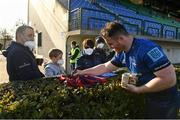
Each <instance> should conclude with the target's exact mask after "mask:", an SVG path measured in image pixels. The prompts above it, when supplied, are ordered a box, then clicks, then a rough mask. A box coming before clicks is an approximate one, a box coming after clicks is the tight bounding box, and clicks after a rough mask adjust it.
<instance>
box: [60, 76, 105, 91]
mask: <svg viewBox="0 0 180 120" xmlns="http://www.w3.org/2000/svg"><path fill="white" fill-rule="evenodd" d="M58 79H59V80H60V81H66V83H67V85H68V86H71V87H87V88H89V87H93V86H94V85H96V84H104V83H106V82H107V79H106V78H101V77H97V76H89V75H81V76H63V75H61V76H60V77H59V78H58Z"/></svg>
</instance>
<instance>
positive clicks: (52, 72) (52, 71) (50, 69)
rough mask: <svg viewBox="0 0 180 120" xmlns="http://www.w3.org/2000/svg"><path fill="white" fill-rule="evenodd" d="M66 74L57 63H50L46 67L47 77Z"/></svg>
mask: <svg viewBox="0 0 180 120" xmlns="http://www.w3.org/2000/svg"><path fill="white" fill-rule="evenodd" d="M61 74H65V71H64V68H63V66H61V65H58V64H56V63H52V62H49V63H47V64H46V65H45V76H46V77H53V76H56V75H61Z"/></svg>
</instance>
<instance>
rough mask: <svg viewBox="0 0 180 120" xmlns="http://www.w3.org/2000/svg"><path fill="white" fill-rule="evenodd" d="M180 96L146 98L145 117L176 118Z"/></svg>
mask: <svg viewBox="0 0 180 120" xmlns="http://www.w3.org/2000/svg"><path fill="white" fill-rule="evenodd" d="M178 102H179V100H178V97H177V98H175V99H164V100H153V99H146V115H145V118H151V119H176V118H177V114H178V110H179V104H178Z"/></svg>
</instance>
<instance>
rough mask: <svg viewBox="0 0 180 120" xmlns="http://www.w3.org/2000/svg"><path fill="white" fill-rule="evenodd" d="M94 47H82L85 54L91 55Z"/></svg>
mask: <svg viewBox="0 0 180 120" xmlns="http://www.w3.org/2000/svg"><path fill="white" fill-rule="evenodd" d="M93 51H94V49H92V48H87V49H84V52H85V54H86V55H91V54H92V53H93Z"/></svg>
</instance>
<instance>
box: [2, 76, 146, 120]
mask: <svg viewBox="0 0 180 120" xmlns="http://www.w3.org/2000/svg"><path fill="white" fill-rule="evenodd" d="M117 79H118V77H117V78H113V79H109V82H108V83H107V84H105V85H97V86H95V87H94V88H90V89H84V88H78V89H73V88H71V87H67V86H65V85H63V84H62V83H60V82H59V81H58V80H56V79H44V80H32V81H26V82H25V81H19V82H11V83H7V84H3V85H1V86H0V118H143V116H144V98H143V96H138V95H135V94H131V93H128V92H126V91H124V90H123V89H122V88H121V87H120V81H118V80H117Z"/></svg>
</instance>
